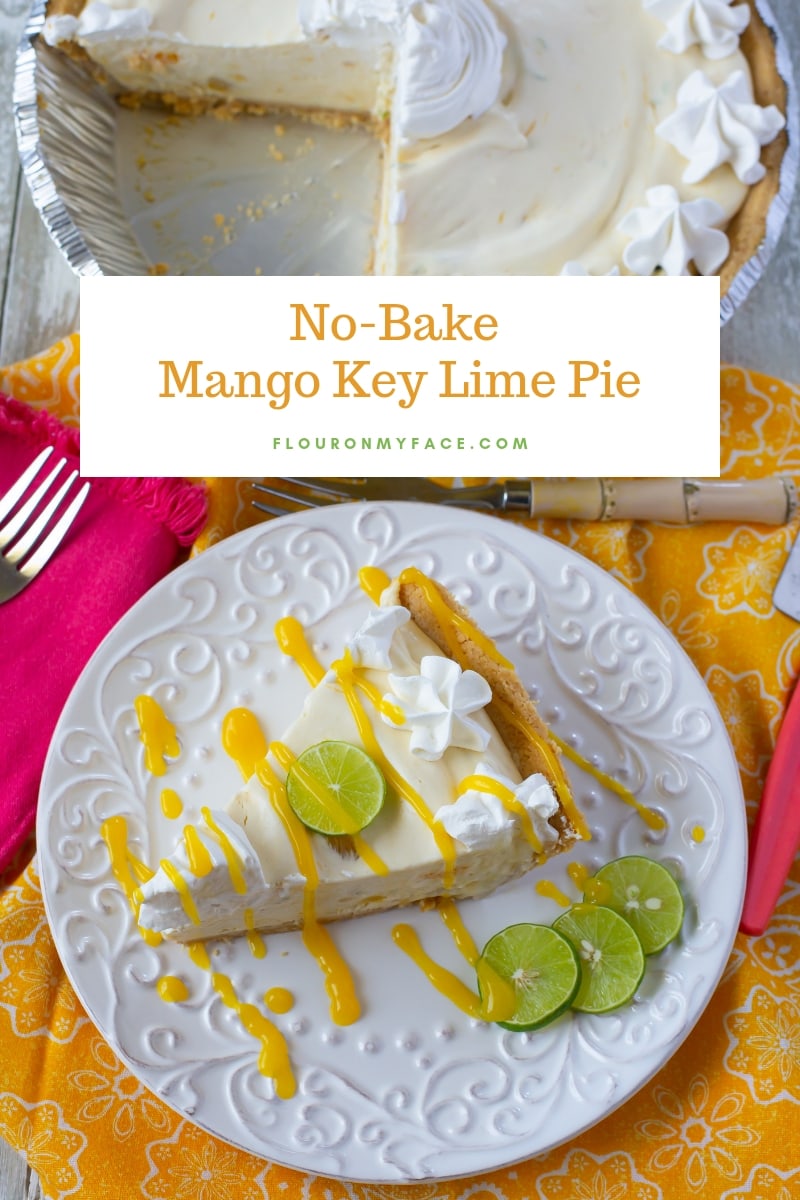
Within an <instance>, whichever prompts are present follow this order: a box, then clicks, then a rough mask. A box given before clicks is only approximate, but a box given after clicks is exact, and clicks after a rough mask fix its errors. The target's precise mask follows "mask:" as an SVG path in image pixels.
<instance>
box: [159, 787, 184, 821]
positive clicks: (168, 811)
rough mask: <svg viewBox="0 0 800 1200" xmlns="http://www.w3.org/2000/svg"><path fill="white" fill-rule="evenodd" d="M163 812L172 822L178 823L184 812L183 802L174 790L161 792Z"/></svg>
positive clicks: (169, 789) (168, 789) (165, 789)
mask: <svg viewBox="0 0 800 1200" xmlns="http://www.w3.org/2000/svg"><path fill="white" fill-rule="evenodd" d="M161 811H162V813H163V814H164V816H165V817H167V818H168V819H169V820H170V821H176V820H177V819H178V817H179V816H180V815H181V814H182V812H183V801H182V800H181V798H180V796H179V795H178V793H177V792H175V791H173V790H172V788H164V789H163V790H162V792H161Z"/></svg>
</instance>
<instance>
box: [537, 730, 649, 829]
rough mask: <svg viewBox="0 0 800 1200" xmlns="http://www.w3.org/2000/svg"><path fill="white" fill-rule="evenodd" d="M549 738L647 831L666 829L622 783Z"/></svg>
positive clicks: (566, 744) (576, 752)
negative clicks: (631, 810)
mask: <svg viewBox="0 0 800 1200" xmlns="http://www.w3.org/2000/svg"><path fill="white" fill-rule="evenodd" d="M551 737H552V738H553V741H554V742H555V743H556V745H557V746H558V747H559V749H560V750H561V752H562V753H563V754H565V755H566V756H567V758H569V759H571V761H572V762H574V763H576V765H577V766H579V767H580V768H581V769H582V770H583V771H586V773H587V774H588V775H591V776H592V778H593V779H596V780H597V781H598V783H602V784H603V786H604V787H606V788H608V790H609V791H610V792H613V793H614V794H615V795H616V796H619V798H620V800H623V801H624V802H625V803H626V804H628V805H629V806H630V807H631V808H633V809H635V810H636V812H637V813H638V814H639V816H640V817H641V818H642V820H643V821H644V823H645V825H646V826H647V827H648V829H653V830H660V829H666V827H667V823H666V821H665V820H664V818H663V817H662V815H661V813H659V812H656V811H655V809H652V808H647V807H646V806H645V805H644V804H641V803H640V802H639V801H638V800H637V799H636V797H635V796H634V794H633V792H632V791H631V790H630V788H626V787H625V784H624V783H620V782H619V780H617V779H614V778H613V777H612V776H611V775H607V774H606V772H605V771H601V770H600V768H599V767H596V766H595V765H594V763H592V762H589V759H588V758H584V757H583V755H582V754H579V753H578V751H577V750H575V749H574V748H573V747H572V746H570V745H569V743H568V742H564V741H562V739H561V738H560V737H558V736H557V735H556V734H554V733H553V734H551Z"/></svg>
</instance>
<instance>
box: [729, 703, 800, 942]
mask: <svg viewBox="0 0 800 1200" xmlns="http://www.w3.org/2000/svg"><path fill="white" fill-rule="evenodd" d="M798 845H800V683H798V684H797V685H796V686H795V689H794V692H793V693H792V697H791V699H790V701H789V707H788V708H787V710H786V715H785V716H784V718H783V724H782V725H781V727H780V730H779V732H778V741H777V744H776V746H775V753H774V754H773V756H772V762H771V763H770V766H769V771H768V772H767V779H766V783H765V784H764V794H763V796H762V797H761V805H760V807H759V810H758V816H757V818H756V823H755V826H754V827H753V834H752V837H751V840H750V865H749V868H748V871H747V887H746V888H745V896H744V907H743V909H742V919H741V921H740V923H739V928H740V929H741V931H742V933H749V934H752V935H756V936H757V935H758V934H761V933H763V932H764V930H765V929H766V928H767V926H768V925H769V922H770V918H771V917H772V914H773V912H774V911H775V906H776V904H777V903H778V897H779V896H780V894H781V888H782V887H783V885H784V883H785V882H786V879H787V877H788V875H789V870H790V868H791V865H792V861H793V860H794V856H795V854H796V852H797V848H798Z"/></svg>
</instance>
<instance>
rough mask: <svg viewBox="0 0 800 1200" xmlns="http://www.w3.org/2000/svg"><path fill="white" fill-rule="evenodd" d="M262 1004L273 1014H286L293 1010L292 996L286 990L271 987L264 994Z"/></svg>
mask: <svg viewBox="0 0 800 1200" xmlns="http://www.w3.org/2000/svg"><path fill="white" fill-rule="evenodd" d="M264 1003H265V1004H266V1006H267V1008H269V1009H270V1010H271V1011H272V1012H274V1013H287V1012H289V1011H290V1009H292V1008H294V996H293V995H292V993H291V992H290V991H289V990H288V989H287V988H282V987H273V988H270V989H269V990H268V991H266V992H264Z"/></svg>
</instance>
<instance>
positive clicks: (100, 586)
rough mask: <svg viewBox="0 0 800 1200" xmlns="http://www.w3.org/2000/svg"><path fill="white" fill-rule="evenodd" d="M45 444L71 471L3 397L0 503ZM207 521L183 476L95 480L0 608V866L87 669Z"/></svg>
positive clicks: (29, 414)
mask: <svg viewBox="0 0 800 1200" xmlns="http://www.w3.org/2000/svg"><path fill="white" fill-rule="evenodd" d="M48 444H52V445H54V446H55V447H56V449H57V450H59V451H61V452H62V454H63V455H64V456H65V457H66V458H67V460H68V461H69V463H70V466H75V467H77V466H78V453H79V435H78V433H77V431H76V430H74V429H68V428H67V427H65V426H63V425H62V424H61V423H60V422H59V421H57V420H56V419H55V418H54V417H52V416H50V415H49V414H48V413H44V412H36V411H34V410H33V409H30V408H28V407H27V406H26V405H24V404H20V403H19V402H18V401H16V400H12V399H10V398H9V397H7V396H3V395H2V394H0V495H2V494H3V493H5V492H6V491H7V489H8V488H9V486H10V485H11V484H12V483H13V482H14V480H15V479H17V478H18V477H19V476H20V475H21V474H22V472H23V471H24V469H25V467H26V466H27V465H28V464H29V463H30V462H31V461H32V460H33V459H34V458H35V457H36V455H37V453H38V452H39V451H40V450H41V449H42V447H43V446H45V445H48ZM205 514H206V501H205V494H204V492H203V489H202V488H201V487H198V486H196V485H193V484H189V483H187V482H186V481H184V480H179V479H98V480H93V481H92V487H91V490H90V492H89V495H88V497H87V500H86V503H85V504H84V506H83V508H82V509H81V511H80V513H79V515H78V518H77V520H76V522H75V524H74V525H73V526H72V528H71V530H70V532H69V534H68V535H67V537H66V539H65V541H64V542H63V543H62V544H61V546H60V547H59V549H58V551H57V552H56V554H55V555H54V557H53V558H52V559H51V560H50V562H49V563H48V565H47V566H46V567H45V569H44V571H43V572H42V573H41V574H40V575H39V576H38V577H37V578H36V579H34V580H33V582H32V583H30V584H29V585H28V586H27V587H26V588H25V589H24V590H23V591H22V592H20V593H19V595H17V596H15V597H14V599H13V600H10V601H7V602H6V603H5V604H3V605H0V639H1V640H2V656H0V762H2V764H3V772H2V774H3V782H2V784H0V870H2V869H3V868H4V867H5V866H7V865H8V863H9V862H10V861H11V860H12V859H13V857H14V855H15V853H16V852H17V850H18V849H19V848H20V847H21V845H22V844H23V842H24V841H25V840H26V838H27V836H28V835H29V833H30V831H31V829H32V828H33V824H34V819H35V814H36V800H37V796H38V791H39V780H40V777H41V772H42V766H43V764H44V758H45V754H46V752H47V747H48V744H49V742H50V738H51V736H52V733H53V729H54V728H55V724H56V722H57V720H58V717H59V714H60V712H61V709H62V707H63V705H64V702H65V701H66V699H67V696H68V695H69V692H70V690H71V688H72V686H73V684H74V683H75V681H76V679H77V678H78V675H79V674H80V672H81V670H82V668H83V666H84V664H85V663H86V661H87V660H88V658H89V657H90V655H91V654H92V652H93V651H94V649H95V648H96V647H97V645H98V644H99V643H100V641H101V640H102V638H103V637H104V636H105V634H106V633H108V631H109V630H110V629H111V628H112V626H113V625H114V624H115V623H116V622H117V621H118V620H119V618H120V617H122V615H123V614H124V613H125V612H127V610H128V609H129V608H130V607H131V605H132V604H133V603H134V601H136V600H138V598H139V597H140V596H142V595H143V594H144V593H145V592H146V591H147V590H148V589H149V588H150V587H152V585H153V584H154V583H156V582H157V580H159V579H160V578H161V577H162V576H163V575H165V574H166V573H167V572H168V571H169V570H170V568H171V567H172V566H173V565H174V564H175V561H176V558H177V556H178V553H179V548H180V547H181V546H187V545H189V544H191V542H192V541H193V540H194V538H195V537H196V536H197V534H198V533H199V531H200V529H201V527H202V525H203V522H204V520H205Z"/></svg>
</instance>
